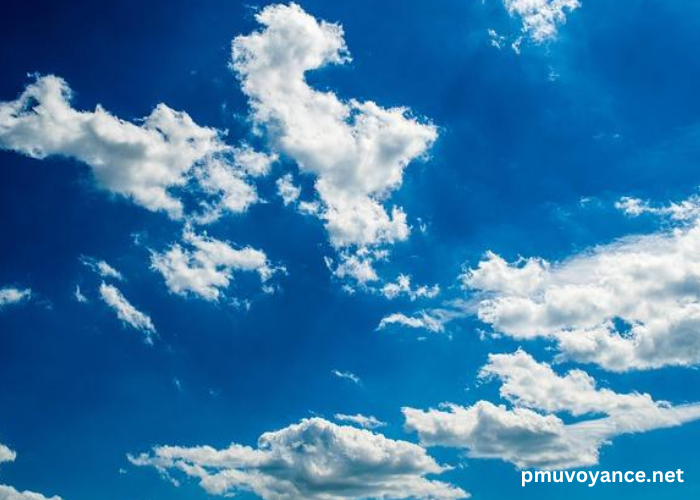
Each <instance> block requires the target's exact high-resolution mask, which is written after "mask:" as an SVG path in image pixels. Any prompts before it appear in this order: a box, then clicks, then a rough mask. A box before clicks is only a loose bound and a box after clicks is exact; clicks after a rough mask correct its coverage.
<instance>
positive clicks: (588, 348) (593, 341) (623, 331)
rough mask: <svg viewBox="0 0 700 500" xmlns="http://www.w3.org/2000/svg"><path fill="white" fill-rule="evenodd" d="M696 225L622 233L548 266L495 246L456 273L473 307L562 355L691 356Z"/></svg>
mask: <svg viewBox="0 0 700 500" xmlns="http://www.w3.org/2000/svg"><path fill="white" fill-rule="evenodd" d="M698 252H700V225H698V223H697V222H696V223H693V224H690V225H689V226H687V227H682V228H676V229H674V230H671V231H665V232H659V233H654V234H649V235H644V236H637V237H632V238H625V239H622V240H619V241H617V242H615V243H613V244H609V245H604V246H600V247H597V248H594V249H592V250H589V251H585V252H582V253H580V254H578V255H574V256H573V257H571V258H569V259H567V260H565V261H563V262H560V263H555V264H550V263H548V262H546V261H544V260H543V259H524V260H521V261H519V262H516V263H512V264H511V263H508V262H506V261H505V260H504V259H502V258H501V257H499V256H497V255H495V254H488V255H487V256H486V259H485V260H484V261H483V262H481V263H480V264H479V265H478V266H477V267H476V268H475V269H471V270H469V271H468V272H467V273H465V275H464V276H463V281H464V285H465V286H466V287H467V288H469V289H471V290H473V291H476V292H477V299H476V300H477V305H476V309H477V314H478V316H479V318H480V319H481V320H482V321H484V322H486V323H488V324H490V325H491V326H492V327H493V328H494V329H495V330H496V331H498V332H501V333H504V334H506V335H509V336H512V337H515V338H518V339H530V338H535V337H545V338H549V339H552V340H554V341H555V342H556V344H557V345H558V348H559V350H560V352H561V357H562V358H567V359H571V360H574V361H578V362H582V363H596V364H598V365H600V366H601V367H603V368H605V369H607V370H611V371H618V372H620V371H627V370H632V369H651V368H659V367H662V366H669V365H675V366H690V365H695V364H697V363H698V362H699V361H700V335H699V334H698V332H699V331H700V266H699V265H698V258H697V255H698Z"/></svg>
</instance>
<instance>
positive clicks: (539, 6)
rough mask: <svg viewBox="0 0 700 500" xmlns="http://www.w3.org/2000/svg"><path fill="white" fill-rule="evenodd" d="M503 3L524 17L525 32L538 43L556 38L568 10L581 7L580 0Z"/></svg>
mask: <svg viewBox="0 0 700 500" xmlns="http://www.w3.org/2000/svg"><path fill="white" fill-rule="evenodd" d="M503 5H504V6H505V8H506V10H507V11H508V13H509V14H510V15H517V16H519V17H520V18H521V19H522V23H523V32H524V33H525V34H527V35H528V36H529V37H530V38H532V40H533V41H535V42H537V43H541V42H545V41H547V40H552V39H554V38H556V37H557V34H558V29H559V26H560V25H562V24H564V23H565V22H566V15H567V11H568V12H572V11H574V10H576V9H578V8H579V7H581V3H580V2H579V1H578V0H503Z"/></svg>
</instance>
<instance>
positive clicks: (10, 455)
mask: <svg viewBox="0 0 700 500" xmlns="http://www.w3.org/2000/svg"><path fill="white" fill-rule="evenodd" d="M16 458H17V453H15V452H14V451H12V450H11V449H9V448H8V447H7V446H5V445H4V444H2V443H0V464H2V463H3V462H14V461H15V459H16Z"/></svg>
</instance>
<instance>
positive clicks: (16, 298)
mask: <svg viewBox="0 0 700 500" xmlns="http://www.w3.org/2000/svg"><path fill="white" fill-rule="evenodd" d="M31 296H32V291H31V290H30V289H28V288H24V289H20V288H15V287H13V286H6V287H3V288H0V309H2V308H3V307H5V306H8V305H12V304H19V303H20V302H24V301H26V300H29V298H30V297H31Z"/></svg>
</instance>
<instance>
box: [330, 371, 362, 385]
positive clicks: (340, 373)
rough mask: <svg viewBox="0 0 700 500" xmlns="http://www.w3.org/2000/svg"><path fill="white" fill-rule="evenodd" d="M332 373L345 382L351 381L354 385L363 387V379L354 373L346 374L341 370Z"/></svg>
mask: <svg viewBox="0 0 700 500" xmlns="http://www.w3.org/2000/svg"><path fill="white" fill-rule="evenodd" d="M331 373H332V374H333V375H334V376H336V377H338V378H340V379H343V380H349V381H350V382H352V383H353V384H356V385H362V379H361V378H360V377H358V376H357V375H355V374H354V373H352V372H344V371H340V370H331Z"/></svg>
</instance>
